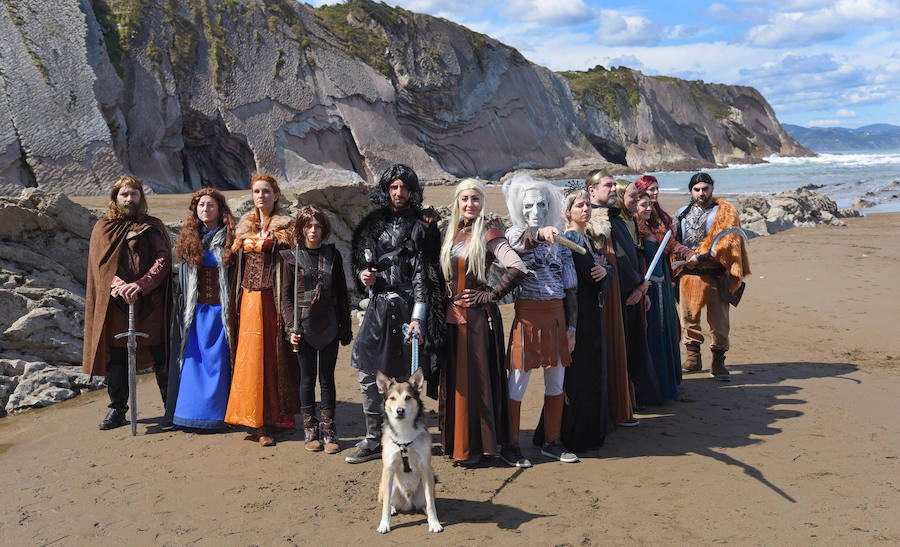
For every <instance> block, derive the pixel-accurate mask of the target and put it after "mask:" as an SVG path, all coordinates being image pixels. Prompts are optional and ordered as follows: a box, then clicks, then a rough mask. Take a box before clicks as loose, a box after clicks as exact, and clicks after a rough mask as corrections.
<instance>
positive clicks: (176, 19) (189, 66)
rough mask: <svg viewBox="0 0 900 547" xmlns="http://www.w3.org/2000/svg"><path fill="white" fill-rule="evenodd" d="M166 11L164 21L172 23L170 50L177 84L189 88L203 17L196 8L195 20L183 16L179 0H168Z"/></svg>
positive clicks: (193, 14) (192, 11) (192, 12)
mask: <svg viewBox="0 0 900 547" xmlns="http://www.w3.org/2000/svg"><path fill="white" fill-rule="evenodd" d="M165 11H166V19H165V20H164V22H165V23H168V24H170V25H172V42H171V44H170V45H169V47H168V50H169V62H170V63H171V64H172V72H173V75H174V77H175V84H176V86H177V87H178V89H183V90H187V89H189V85H190V79H191V75H192V74H193V71H194V61H195V60H196V58H197V44H198V43H200V33H199V32H198V30H197V29H198V28H199V27H200V25H201V24H202V23H203V19H202V17H201V15H200V13H199V12H198V11H196V10H191V17H192V18H193V20H191V19H188V18H186V17H184V16H182V15H181V13H180V12H179V11H178V3H177V0H166V7H165Z"/></svg>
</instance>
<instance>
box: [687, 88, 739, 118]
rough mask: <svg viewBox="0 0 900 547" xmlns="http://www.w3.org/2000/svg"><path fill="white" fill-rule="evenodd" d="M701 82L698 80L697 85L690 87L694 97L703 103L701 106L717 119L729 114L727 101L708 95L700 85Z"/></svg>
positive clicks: (729, 109)
mask: <svg viewBox="0 0 900 547" xmlns="http://www.w3.org/2000/svg"><path fill="white" fill-rule="evenodd" d="M702 85H703V83H702V82H699V83H698V84H697V85H694V86H692V87H691V93H692V94H693V95H694V98H695V99H697V101H699V102H700V104H701V105H703V108H705V109H706V111H707V112H709V113H710V114H712V116H713V117H714V118H716V119H719V120H724V119H727V118H728V116H730V115H731V107H730V106H729V105H728V103H725V102H723V101H720V100H719V99H717V98H715V97H713V96H712V95H710V94H709V93H708V92H707V91H706V90H704V89H703V87H702Z"/></svg>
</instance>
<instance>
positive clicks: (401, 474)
mask: <svg viewBox="0 0 900 547" xmlns="http://www.w3.org/2000/svg"><path fill="white" fill-rule="evenodd" d="M376 382H377V384H378V391H379V393H381V394H382V395H383V396H384V409H383V412H384V432H383V433H382V436H381V461H382V465H383V467H382V469H381V485H380V486H379V487H378V501H379V502H381V504H382V505H381V522H380V523H379V524H378V531H379V532H380V533H382V534H385V533H387V532H390V531H391V515H395V514H397V511H403V512H414V511H418V510H420V509H422V508H423V507H424V508H425V514H426V515H427V516H428V530H429V531H430V532H440V531H441V530H443V529H444V528H443V526H441V523H440V522H439V521H438V517H437V511H436V510H435V507H434V469H432V467H431V435H430V434H429V433H428V430H427V429H426V427H425V413H424V409H423V408H422V400H421V399H420V398H419V393H420V392H421V391H422V385H423V384H424V383H425V377H424V376H423V374H422V369H418V370H416V372H414V373H413V375H412V376H411V377H410V378H409V381H407V382H398V381H396V380H395V379H393V378H388V377H387V376H386V375H385V374H384V373H382V372H380V371H379V372H378V374H377V375H376Z"/></svg>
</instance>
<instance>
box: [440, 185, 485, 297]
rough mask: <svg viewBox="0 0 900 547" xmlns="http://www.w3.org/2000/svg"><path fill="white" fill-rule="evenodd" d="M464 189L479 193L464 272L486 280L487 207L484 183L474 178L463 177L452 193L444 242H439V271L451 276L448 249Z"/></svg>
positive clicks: (451, 242) (453, 236)
mask: <svg viewBox="0 0 900 547" xmlns="http://www.w3.org/2000/svg"><path fill="white" fill-rule="evenodd" d="M464 190H475V191H476V192H478V193H479V194H481V211H479V213H478V217H477V218H476V219H475V221H474V222H472V237H471V239H470V241H469V257H468V259H469V260H468V264H467V265H466V273H467V274H472V275H474V276H475V277H476V278H477V279H478V280H479V281H482V282H486V281H487V266H489V265H486V264H485V263H484V261H485V255H486V251H485V245H484V232H485V219H484V210H485V209H486V208H487V192H486V191H485V188H484V183H482V182H481V181H479V180H476V179H465V180H463V181H462V182H460V183H459V184H457V185H456V192H454V194H453V204H452V205H451V206H450V210H451V213H450V222H449V223H448V224H447V230H446V231H445V232H444V242H443V243H442V244H441V271H443V273H444V278H445V279H450V278H451V277H453V268H452V265H451V263H450V251H451V250H452V249H453V241H454V240H455V239H456V234H457V232H459V219H460V218H461V214H460V211H459V195H460V194H461V193H462V192H463V191H464Z"/></svg>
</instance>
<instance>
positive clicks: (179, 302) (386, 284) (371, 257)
mask: <svg viewBox="0 0 900 547" xmlns="http://www.w3.org/2000/svg"><path fill="white" fill-rule="evenodd" d="M713 184H714V183H713V180H712V178H711V177H710V176H709V175H708V174H706V173H698V174H696V175H694V176H693V177H692V178H691V181H690V184H689V190H690V192H691V202H690V204H689V205H688V206H687V207H685V208H683V209H682V210H680V211H679V212H678V213H677V214H676V217H675V218H673V217H672V216H670V215H669V214H667V213H666V212H665V211H664V210H663V209H662V207H661V206H660V204H659V202H658V199H657V198H658V195H659V184H658V182H657V181H656V179H655V178H653V177H652V176H642V177H640V178H638V179H637V181H635V182H627V181H620V182H619V183H617V182H616V181H615V180H614V179H613V178H612V177H611V176H609V175H607V174H605V173H603V172H599V171H597V172H592V173H591V174H590V175H589V176H588V177H587V179H586V180H585V181H584V183H583V184H571V185H570V186H569V188H568V189H567V191H566V193H565V194H563V192H562V190H561V189H560V188H558V187H557V186H555V185H553V184H551V183H550V182H549V181H543V180H538V179H535V178H532V177H530V176H527V175H517V176H514V177H511V178H510V179H509V180H508V181H507V182H505V183H504V185H503V193H504V196H505V198H506V205H507V209H508V211H509V218H510V225H509V226H508V227H506V228H505V229H504V225H503V224H502V223H501V221H500V220H498V219H492V218H490V217H489V216H488V215H486V199H487V193H486V190H485V186H484V184H483V183H482V182H480V181H478V180H474V179H466V180H463V181H462V182H460V183H459V184H458V185H457V187H456V190H455V194H454V199H453V202H452V204H451V212H450V216H449V219H447V223H446V228H445V229H444V230H443V233H441V231H440V230H439V228H438V221H439V220H440V219H439V215H438V214H437V212H436V211H435V210H434V209H431V208H424V207H423V204H422V187H421V185H420V183H419V180H418V177H417V176H416V174H415V172H414V171H413V170H412V169H411V168H410V167H408V166H405V165H402V164H396V165H393V166H392V167H390V168H388V169H387V170H385V171H384V173H382V175H381V177H380V179H379V180H378V182H377V184H376V185H375V187H374V188H373V190H372V192H371V198H372V202H373V203H374V204H375V205H376V208H375V210H373V211H372V212H371V213H369V214H368V215H367V216H365V217H364V218H363V219H362V220H361V221H360V223H359V225H358V226H357V227H356V229H355V230H354V233H353V240H352V243H351V257H350V259H351V262H350V268H351V270H350V272H349V273H350V276H351V278H353V279H355V282H356V285H357V288H358V290H360V291H361V292H362V293H364V294H367V295H368V305H367V308H366V313H365V315H364V317H363V319H362V321H361V323H360V326H359V332H358V333H357V335H356V337H355V338H353V336H352V333H351V321H350V295H349V291H348V286H347V282H346V278H345V273H344V272H345V271H344V266H343V259H342V257H341V254H340V252H338V250H337V248H336V247H335V246H334V245H333V244H329V243H325V241H326V240H327V239H328V236H329V234H330V232H331V227H330V222H329V220H328V216H327V214H326V213H325V212H324V211H323V210H322V209H321V208H319V207H317V206H315V205H305V206H303V207H301V208H300V210H299V212H298V214H297V218H296V219H292V218H290V217H289V216H288V215H286V214H285V211H284V210H283V209H282V207H281V205H280V201H281V190H280V189H279V186H278V183H277V181H276V180H275V179H274V178H273V177H271V176H269V175H265V174H258V175H254V177H253V178H252V180H251V182H250V192H251V197H252V200H253V209H252V210H251V211H250V212H249V213H247V214H246V215H244V216H243V217H242V218H241V219H240V220H236V219H235V217H234V216H233V215H232V213H231V211H230V210H229V208H228V205H227V204H226V202H225V198H224V196H223V195H222V193H221V192H219V191H217V190H213V189H209V188H204V189H202V190H199V191H197V192H195V193H194V195H193V197H192V199H191V203H190V207H189V211H188V215H187V218H186V219H185V222H184V225H183V227H182V229H181V232H180V234H179V235H178V238H177V242H176V245H175V249H174V254H173V253H172V251H171V249H170V246H169V239H168V235H167V232H166V229H165V226H164V225H163V224H162V222H160V221H159V220H158V219H156V218H154V217H152V216H150V215H149V214H148V210H147V201H146V197H145V195H144V190H143V187H142V185H141V183H140V182H139V181H138V180H137V179H135V178H134V177H131V176H123V177H121V178H120V179H119V180H118V181H117V182H116V183H115V185H114V186H113V188H112V190H111V191H110V203H109V208H108V211H107V214H106V216H105V217H104V218H102V219H101V220H100V221H98V222H97V224H96V226H95V228H94V231H93V233H92V236H91V243H90V256H89V269H88V287H87V299H86V317H85V337H84V340H85V345H84V370H85V372H87V373H90V374H91V375H106V377H107V383H108V389H109V398H110V404H109V410H108V412H107V414H106V416H105V418H104V419H103V421H101V422H100V426H99V427H100V429H113V428H116V427H119V426H122V425H124V424H125V423H127V421H128V420H127V418H126V411H127V409H128V395H129V393H128V392H129V386H128V382H127V361H128V358H129V355H128V351H129V350H128V349H127V348H126V339H125V338H123V337H117V336H116V335H118V334H120V333H124V332H127V331H128V330H129V327H128V317H129V312H131V313H133V316H134V318H135V319H136V324H137V330H139V331H141V332H142V333H145V334H146V335H147V336H146V337H140V338H138V339H137V340H138V343H137V350H136V355H134V356H133V357H134V358H135V359H136V361H137V366H138V368H148V367H150V366H153V368H154V369H155V372H156V380H157V384H158V386H159V390H160V395H161V397H162V400H163V403H164V405H165V421H166V422H168V423H171V424H173V425H175V426H180V427H184V428H193V429H223V428H226V427H234V426H241V427H244V428H247V429H248V430H249V431H250V433H251V434H250V438H253V439H255V440H258V442H259V443H260V444H261V445H263V446H271V445H273V444H275V437H276V433H278V432H279V431H285V430H293V429H294V428H295V427H296V425H295V424H296V415H297V414H299V415H300V416H301V420H302V428H303V437H304V444H305V448H306V449H307V450H310V451H324V452H327V453H331V454H334V453H338V452H340V451H341V448H342V447H341V445H340V442H339V439H338V434H337V425H336V423H335V406H336V401H337V397H336V392H335V380H334V378H335V364H336V361H337V355H338V347H339V345H348V344H350V343H351V342H353V347H352V353H351V360H350V361H351V366H352V367H353V368H355V369H357V374H358V376H357V380H358V384H359V388H360V395H361V401H362V412H363V416H364V420H365V434H364V436H363V438H362V440H360V441H359V442H358V443H357V445H356V446H355V447H354V449H353V450H352V451H351V452H350V453H349V454H348V455H347V456H346V457H345V459H346V461H347V462H349V463H361V462H365V461H368V460H371V459H375V458H379V457H380V455H381V443H382V437H383V433H384V432H383V431H382V425H383V423H382V422H383V420H382V400H381V396H380V394H379V392H378V387H377V384H376V381H375V377H376V374H377V373H378V372H382V373H384V374H387V375H388V376H390V377H394V378H398V379H401V380H403V379H405V378H407V377H409V376H410V374H411V372H412V370H411V368H410V365H411V363H412V362H413V361H414V356H415V357H416V358H417V359H418V362H417V365H418V366H419V367H420V368H421V369H422V370H423V372H424V373H425V377H426V378H427V380H428V383H427V388H426V393H427V395H428V396H430V397H432V398H435V399H437V400H438V407H439V428H440V432H441V444H442V446H443V450H444V454H445V455H446V456H448V457H450V458H452V459H453V460H454V461H456V462H457V463H458V464H460V465H464V466H481V465H484V464H486V463H488V464H489V463H491V462H493V461H495V460H500V461H503V462H505V463H506V464H507V465H511V466H515V467H530V466H531V465H532V464H531V462H530V460H529V459H528V458H526V457H525V455H524V454H523V451H522V449H521V446H520V444H519V433H520V427H521V424H520V416H521V410H522V409H521V407H522V401H523V399H524V395H525V392H526V390H527V387H528V384H529V380H530V378H531V374H532V372H533V371H535V370H537V369H540V370H541V371H542V372H543V384H544V399H543V408H542V411H541V417H540V420H539V422H538V423H537V424H535V427H534V435H533V438H532V441H533V442H534V443H535V444H536V445H537V446H539V447H540V453H541V454H542V455H544V456H546V457H548V458H551V459H554V460H559V461H562V462H577V461H578V456H577V455H576V454H575V451H583V450H590V449H595V448H598V447H600V446H602V445H603V443H604V440H605V438H606V435H607V434H608V433H609V432H610V431H612V429H613V428H614V427H616V426H621V427H634V426H637V425H638V424H639V421H638V420H637V419H636V418H635V416H634V414H635V412H639V411H640V410H642V408H643V407H644V406H646V405H658V404H662V403H664V402H666V401H670V400H673V399H676V398H677V397H678V386H679V384H680V383H681V379H682V374H683V373H684V372H695V371H699V370H701V369H702V360H701V356H700V345H701V344H702V342H703V335H702V332H703V331H702V328H701V324H700V314H701V312H702V310H703V309H704V308H706V310H707V320H708V323H709V330H710V332H711V336H712V343H711V344H710V348H711V350H712V356H713V357H712V364H711V375H712V376H713V377H714V378H716V379H719V380H728V378H729V373H728V370H727V368H726V367H725V352H726V351H727V350H728V312H729V306H730V305H736V304H737V302H738V301H739V300H740V296H741V294H742V291H743V282H742V281H741V279H742V278H743V277H744V276H745V275H747V274H749V273H750V271H749V261H748V258H747V250H746V246H745V244H744V241H743V239H742V238H741V237H740V234H736V233H731V232H729V231H727V230H726V229H727V228H732V227H739V226H740V221H739V219H738V215H737V213H736V211H735V209H734V207H733V206H732V205H731V204H729V203H728V202H727V201H725V200H722V199H717V198H714V197H713ZM723 230H726V232H724V233H722V231H723ZM670 232H671V234H669V233H670ZM732 232H733V230H732ZM717 235H719V236H720V237H718V238H717V237H716V236H717ZM722 236H724V237H722ZM663 244H665V247H664V248H662V250H661V251H660V250H659V249H660V246H661V245H663ZM714 245H715V248H714V251H715V252H714V253H710V250H712V248H713V246H714ZM657 251H659V253H658V252H657ZM657 254H659V255H660V256H661V257H662V259H660V260H657V261H655V262H654V260H653V259H654V257H656V256H657ZM173 263H174V264H175V266H173ZM673 265H676V266H677V267H676V268H673ZM651 266H652V269H651ZM648 269H650V271H649V272H648ZM173 270H174V271H175V272H176V273H177V276H172V275H171V273H172V272H173ZM173 277H174V278H175V282H174V283H173V281H172V278H173ZM673 287H674V288H676V289H677V293H676V292H675V291H673ZM676 294H678V295H679V296H680V298H679V299H678V306H679V308H680V314H679V311H676V298H675V295H676ZM508 295H509V297H511V298H513V300H514V302H515V304H514V308H515V316H514V319H513V323H512V325H511V326H510V329H509V331H508V333H507V331H506V330H505V329H504V326H503V321H502V319H501V315H500V309H499V307H498V304H499V302H500V301H501V300H502V299H503V298H504V297H507V296H508ZM679 315H680V318H679ZM679 340H682V341H683V343H684V345H685V347H686V352H687V353H686V354H687V358H686V360H685V361H684V362H683V363H682V360H681V352H680V347H679ZM317 380H318V385H319V389H320V398H319V403H318V404H317V403H316V383H317Z"/></svg>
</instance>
